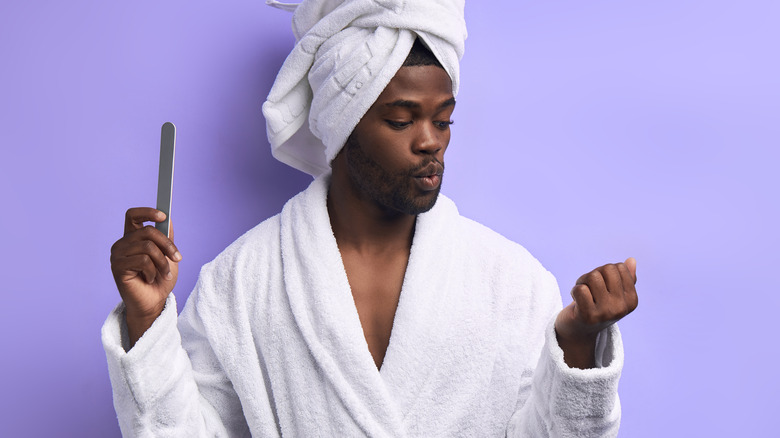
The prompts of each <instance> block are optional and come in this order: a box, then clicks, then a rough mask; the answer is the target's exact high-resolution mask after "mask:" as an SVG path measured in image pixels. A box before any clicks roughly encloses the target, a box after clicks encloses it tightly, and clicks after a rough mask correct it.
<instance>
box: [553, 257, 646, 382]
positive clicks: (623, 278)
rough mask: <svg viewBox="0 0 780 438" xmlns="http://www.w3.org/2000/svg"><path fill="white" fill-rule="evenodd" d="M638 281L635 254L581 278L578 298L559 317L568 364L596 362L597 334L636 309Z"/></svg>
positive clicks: (557, 328) (558, 332) (557, 330)
mask: <svg viewBox="0 0 780 438" xmlns="http://www.w3.org/2000/svg"><path fill="white" fill-rule="evenodd" d="M635 284H636V260H634V258H633V257H629V258H628V259H627V260H626V261H625V262H624V263H614V264H609V265H604V266H601V267H599V268H596V269H594V270H592V271H590V272H588V273H587V274H585V275H583V276H582V277H580V278H579V279H578V280H577V283H576V285H575V286H574V288H573V289H572V290H571V296H572V298H574V301H573V302H572V303H571V304H569V305H568V306H566V307H564V308H563V310H561V312H560V313H559V314H558V317H557V319H556V320H555V333H556V335H557V337H558V345H560V347H561V349H562V350H563V359H564V361H565V362H566V364H567V365H569V366H570V367H573V368H582V369H585V368H593V367H594V366H595V365H596V364H595V349H596V336H597V335H598V334H599V332H600V331H602V330H604V329H605V328H607V327H609V326H611V325H612V324H614V323H615V322H617V321H618V320H619V319H621V318H623V317H624V316H626V315H628V314H629V313H631V312H632V311H633V310H634V309H636V306H637V304H638V302H639V298H638V297H637V294H636V288H635Z"/></svg>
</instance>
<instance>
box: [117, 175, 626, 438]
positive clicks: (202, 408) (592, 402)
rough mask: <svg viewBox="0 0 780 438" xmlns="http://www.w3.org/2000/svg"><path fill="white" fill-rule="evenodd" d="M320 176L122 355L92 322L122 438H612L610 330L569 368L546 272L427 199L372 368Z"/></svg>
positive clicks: (616, 345)
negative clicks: (386, 338)
mask: <svg viewBox="0 0 780 438" xmlns="http://www.w3.org/2000/svg"><path fill="white" fill-rule="evenodd" d="M327 186H328V176H327V175H325V176H322V177H320V178H318V179H317V180H315V181H314V182H313V183H312V185H311V186H310V187H309V188H308V189H307V190H305V191H304V192H302V193H300V194H299V195H297V196H296V197H294V198H293V199H291V200H290V201H289V202H288V203H287V204H286V205H285V207H284V209H283V210H282V212H281V214H279V215H277V216H274V217H272V218H270V219H268V220H266V221H265V222H263V223H261V224H260V225H258V226H256V227H255V228H254V229H252V230H250V231H249V232H248V233H246V234H245V235H244V236H242V237H241V238H239V239H238V240H237V241H236V242H234V243H233V244H232V245H230V246H229V247H228V248H227V249H226V250H225V251H224V252H223V253H222V254H220V255H219V256H218V257H217V258H216V259H215V260H214V261H212V262H211V263H209V264H207V265H205V266H204V267H203V269H202V271H201V274H200V278H199V280H198V284H197V286H196V288H195V290H194V291H193V293H192V295H191V296H190V298H189V300H188V301H187V304H186V306H185V308H184V311H183V312H182V314H181V315H180V316H178V318H177V315H176V305H175V299H174V297H173V295H171V296H170V297H169V299H168V302H167V303H166V307H165V310H164V311H163V313H162V315H161V316H160V317H159V318H158V319H157V321H155V323H154V324H153V325H152V327H151V328H150V329H149V330H148V331H147V332H146V333H145V334H144V336H143V337H142V338H141V339H140V340H139V341H138V342H137V343H136V344H135V346H134V347H133V348H132V349H131V350H130V351H129V352H126V349H127V329H126V323H125V320H124V308H123V306H122V305H121V304H120V305H119V306H118V307H117V308H116V310H115V311H114V312H113V313H112V314H111V315H110V316H109V318H108V320H107V321H106V323H105V325H104V327H103V333H102V336H103V343H104V347H105V350H106V355H107V358H108V365H109V371H110V376H111V383H112V385H113V390H114V406H115V408H116V411H117V413H118V416H119V423H120V426H121V428H122V432H123V434H124V435H125V436H144V437H166V436H181V437H198V436H204V437H205V436H208V437H212V436H220V437H221V436H231V437H234V436H250V435H251V436H255V437H265V436H285V437H358V436H371V437H436V436H465V437H490V436H521V437H569V436H571V437H574V436H577V437H597V436H598V437H602V436H616V435H617V428H618V424H619V421H620V404H619V401H618V397H617V383H618V379H619V376H620V370H621V367H622V362H623V352H622V344H621V340H620V335H619V332H618V330H617V327H615V326H613V327H612V328H610V329H608V330H606V331H605V332H604V333H602V334H601V335H600V336H599V342H598V345H599V347H598V351H597V356H598V357H597V362H598V365H599V368H595V369H591V370H579V369H571V368H568V367H567V366H566V365H565V363H564V362H563V352H562V351H561V349H560V348H559V347H558V345H557V343H556V340H555V333H554V330H553V326H552V322H553V320H554V317H555V315H556V314H557V312H558V311H559V310H560V308H561V299H560V295H559V292H558V287H557V284H556V282H555V279H554V278H553V276H552V275H551V274H550V273H549V272H548V271H546V270H545V269H544V268H543V267H542V266H541V265H540V264H539V262H538V261H537V260H536V259H534V258H533V257H532V256H531V255H530V254H529V253H528V252H527V251H526V250H525V249H524V248H522V247H521V246H519V245H517V244H515V243H513V242H511V241H509V240H507V239H505V238H504V237H502V236H500V235H498V234H497V233H495V232H493V231H491V230H489V229H487V228H485V227H484V226H482V225H479V224H477V223H475V222H473V221H471V220H469V219H466V218H463V217H462V216H460V215H459V214H458V211H457V209H456V208H455V205H454V204H453V203H452V201H450V200H449V199H447V198H446V197H444V196H440V197H439V200H438V202H437V203H436V206H435V207H434V208H433V209H432V210H431V211H430V212H428V213H424V214H421V215H420V216H419V217H418V220H417V226H416V231H415V235H414V242H413V245H412V249H411V255H410V258H409V264H408V267H407V271H406V276H405V279H404V283H403V288H402V291H401V297H400V301H399V304H398V309H397V311H396V314H395V320H394V323H393V329H392V335H391V338H390V345H389V347H388V349H387V353H386V356H385V359H384V362H383V364H382V367H381V369H380V370H377V368H376V366H375V364H374V361H373V359H372V357H371V354H370V352H369V350H368V346H367V344H366V341H365V338H364V336H363V331H362V328H361V325H360V320H359V318H358V314H357V310H356V308H355V304H354V301H353V298H352V294H351V292H350V288H349V283H348V281H347V276H346V272H345V270H344V266H343V263H342V261H341V257H340V254H339V251H338V247H337V245H336V240H335V238H334V236H333V232H332V231H331V228H330V221H329V219H328V214H327V209H326V193H327Z"/></svg>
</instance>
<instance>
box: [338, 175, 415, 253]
mask: <svg viewBox="0 0 780 438" xmlns="http://www.w3.org/2000/svg"><path fill="white" fill-rule="evenodd" d="M328 215H329V216H330V225H331V228H332V229H333V234H334V236H335V237H336V242H337V243H338V246H339V248H340V249H341V250H342V251H343V250H345V249H349V250H352V251H358V252H360V253H364V254H377V253H387V252H388V251H390V252H396V251H404V252H406V253H407V254H408V252H409V250H410V248H411V246H412V238H413V237H414V227H415V223H416V219H417V216H416V215H408V214H403V213H399V212H395V211H388V210H387V209H384V208H382V207H381V206H379V205H377V204H376V203H374V202H373V201H371V200H368V199H364V198H361V197H360V196H359V194H358V193H356V191H355V189H354V188H353V187H352V185H351V184H350V182H349V179H348V176H347V175H345V174H344V173H340V172H334V174H333V176H332V178H331V183H330V187H329V189H328Z"/></svg>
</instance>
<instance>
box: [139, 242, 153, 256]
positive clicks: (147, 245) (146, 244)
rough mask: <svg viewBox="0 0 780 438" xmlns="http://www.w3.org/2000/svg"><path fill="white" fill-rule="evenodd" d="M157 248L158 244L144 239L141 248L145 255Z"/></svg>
mask: <svg viewBox="0 0 780 438" xmlns="http://www.w3.org/2000/svg"><path fill="white" fill-rule="evenodd" d="M156 248H157V245H155V244H154V242H152V241H151V240H144V241H143V243H142V244H141V249H142V250H143V251H144V252H145V253H146V254H144V255H147V254H149V253H151V252H153V251H154V250H155V249H156Z"/></svg>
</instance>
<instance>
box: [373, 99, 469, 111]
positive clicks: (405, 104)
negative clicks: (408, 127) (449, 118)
mask: <svg viewBox="0 0 780 438" xmlns="http://www.w3.org/2000/svg"><path fill="white" fill-rule="evenodd" d="M385 106H398V107H402V108H419V107H420V104H419V103H417V102H415V101H412V100H396V101H393V102H388V103H386V104H385ZM448 106H455V98H454V97H450V98H449V99H447V100H445V101H444V102H442V103H441V105H439V109H441V108H446V107H448Z"/></svg>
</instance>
